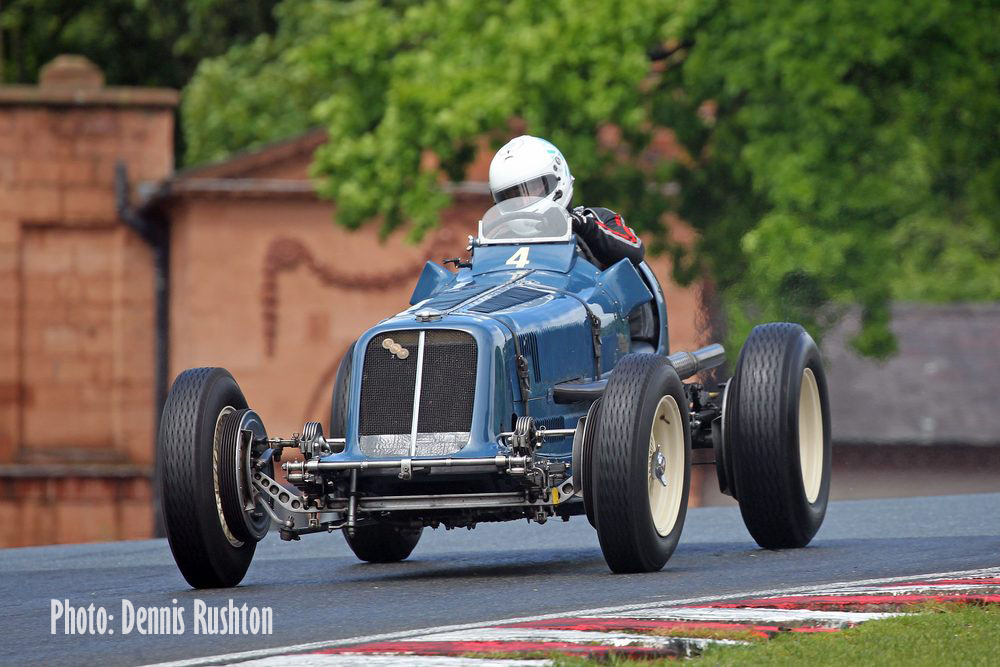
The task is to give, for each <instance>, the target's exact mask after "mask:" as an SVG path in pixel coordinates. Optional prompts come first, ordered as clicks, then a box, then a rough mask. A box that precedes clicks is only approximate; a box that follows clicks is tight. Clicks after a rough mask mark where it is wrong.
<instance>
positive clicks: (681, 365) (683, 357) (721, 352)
mask: <svg viewBox="0 0 1000 667" xmlns="http://www.w3.org/2000/svg"><path fill="white" fill-rule="evenodd" d="M667 361H669V362H670V365H671V366H673V367H674V370H676V371H677V375H679V376H680V378H681V379H682V380H686V379H688V378H689V377H691V376H692V375H694V374H695V373H699V372H701V371H706V370H708V369H709V368H715V367H716V366H721V365H722V364H723V363H725V361H726V350H725V349H724V348H723V347H722V346H721V345H719V344H718V343H713V344H711V345H706V346H705V347H703V348H701V349H698V350H695V351H694V352H674V353H673V354H671V355H670V356H669V357H667Z"/></svg>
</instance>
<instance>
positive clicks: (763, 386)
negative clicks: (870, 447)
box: [158, 201, 831, 588]
mask: <svg viewBox="0 0 1000 667" xmlns="http://www.w3.org/2000/svg"><path fill="white" fill-rule="evenodd" d="M469 251H470V258H469V260H468V261H460V260H449V262H451V263H452V264H454V265H455V270H450V269H447V268H445V267H444V266H442V265H439V264H435V263H433V262H428V263H427V265H426V266H425V267H424V270H423V273H422V274H421V276H420V279H419V280H418V282H417V284H416V287H415V288H414V291H413V296H412V298H411V299H410V304H411V307H410V308H408V309H406V310H404V311H403V312H401V313H399V314H398V315H396V316H394V317H391V318H389V319H387V320H384V321H382V322H381V323H379V324H378V325H376V326H374V327H372V328H371V329H369V330H368V331H366V332H364V333H363V334H362V335H361V336H360V337H359V338H358V339H357V341H356V342H355V343H354V345H353V346H352V347H351V348H350V350H349V352H348V353H347V355H345V357H344V360H343V361H342V362H341V366H340V369H339V371H338V373H337V377H336V381H335V383H334V387H333V398H332V405H331V411H330V418H329V422H328V423H329V433H325V432H324V429H323V427H322V425H321V424H320V422H318V421H316V422H308V423H306V424H305V426H304V427H303V429H302V432H301V433H298V434H293V435H292V436H291V437H288V438H279V437H272V436H269V435H268V433H267V431H266V430H265V428H264V423H263V420H262V419H261V416H260V415H258V414H257V413H256V412H255V411H254V410H253V409H251V408H250V407H249V406H248V404H247V401H246V399H245V398H244V396H243V393H242V392H241V391H240V388H239V386H238V385H237V383H236V381H235V380H234V379H233V377H232V376H231V375H230V374H229V373H228V372H227V371H226V370H224V369H222V368H194V369H190V370H187V371H184V372H183V373H181V374H180V375H179V376H178V377H177V379H176V380H175V382H174V385H173V387H172V389H171V391H170V394H169V396H168V398H167V402H166V405H165V406H164V410H163V417H162V420H161V427H160V433H159V444H158V446H159V456H160V474H159V480H158V483H159V484H160V492H161V498H162V510H163V517H164V523H165V526H166V530H167V536H168V538H169V543H170V548H171V550H172V552H173V555H174V559H175V560H176V562H177V565H178V567H179V568H180V571H181V573H182V574H183V575H184V577H185V578H186V579H187V581H188V582H189V583H190V584H191V585H192V586H194V587H196V588H211V587H223V586H235V585H236V584H238V583H239V582H240V581H241V580H242V578H243V576H244V575H245V573H246V571H247V568H248V567H249V565H250V561H251V558H252V557H253V553H254V549H255V546H256V543H257V542H258V541H259V540H260V539H262V538H263V537H264V535H265V534H266V533H267V532H268V530H269V529H270V528H271V527H272V525H276V526H277V527H278V532H279V535H280V537H281V538H282V539H284V540H298V539H299V537H300V536H301V535H303V534H308V533H317V532H324V533H325V532H332V531H334V530H340V531H342V532H343V533H344V536H345V538H346V540H347V543H348V545H349V546H350V547H351V549H352V550H353V551H354V553H355V554H356V555H357V556H358V558H360V559H362V560H365V561H369V562H374V563H385V562H394V561H399V560H402V559H404V558H406V557H407V556H408V555H409V554H410V552H411V551H412V550H413V548H414V547H415V546H416V544H417V541H418V540H419V539H420V535H421V533H422V531H423V530H424V529H425V528H427V527H431V528H437V527H439V526H444V527H446V528H455V527H468V528H472V527H474V526H475V525H476V524H478V523H481V522H486V521H509V520H514V519H524V518H527V519H529V520H532V521H537V522H539V523H544V522H546V521H547V520H549V519H555V518H559V519H563V520H569V518H570V517H573V516H586V517H587V519H588V520H589V521H590V523H591V524H592V525H593V527H594V528H595V529H596V531H597V537H598V540H599V542H600V545H601V550H602V552H603V554H604V557H605V560H606V561H607V563H608V566H609V567H610V569H611V570H612V571H613V572H651V571H656V570H659V569H661V568H662V567H663V566H664V564H665V563H666V562H667V560H668V559H669V558H670V555H671V554H672V553H673V551H674V549H675V547H676V546H677V542H678V540H679V538H680V534H681V529H682V527H683V525H684V519H685V514H686V511H687V502H688V491H689V486H690V479H691V459H692V456H691V452H692V449H698V448H705V449H710V450H713V451H714V459H715V465H716V470H717V473H718V480H719V485H720V488H721V489H722V491H723V492H725V493H728V494H730V495H732V496H733V497H735V498H736V499H737V500H738V501H739V504H740V510H741V512H742V515H743V518H744V521H745V523H746V526H747V528H748V529H749V531H750V533H751V535H752V536H753V537H754V539H755V540H756V541H757V542H758V543H759V544H760V545H761V546H763V547H765V548H790V547H801V546H805V545H806V544H807V543H808V542H809V541H810V540H811V539H812V537H813V535H814V534H815V533H816V531H817V530H818V528H819V526H820V524H821V523H822V521H823V516H824V514H825V512H826V504H827V498H828V495H829V486H830V451H831V450H830V416H829V406H828V392H827V385H826V378H825V375H824V372H823V366H822V363H821V360H820V355H819V352H818V350H817V348H816V345H815V343H814V342H813V340H812V339H811V338H810V336H809V335H808V334H807V333H806V332H805V330H804V329H802V327H800V326H798V325H795V324H788V323H773V324H765V325H761V326H758V327H757V328H755V329H754V330H753V332H752V333H751V334H750V336H749V338H748V339H747V341H746V343H745V344H744V346H743V349H742V350H741V352H740V355H739V359H738V361H737V363H736V366H735V370H734V373H733V377H732V378H731V379H729V380H728V381H725V382H722V383H715V384H713V385H712V386H711V387H707V386H705V385H704V384H702V383H700V382H694V381H689V382H687V383H685V382H683V381H684V380H690V379H691V378H693V377H695V375H696V374H698V373H700V372H702V371H705V370H708V369H711V368H714V367H716V366H720V365H722V364H723V363H724V361H725V353H724V351H723V349H722V346H720V345H709V346H707V347H704V348H701V349H699V350H697V351H694V352H675V353H673V354H671V353H670V350H669V345H668V337H667V311H666V305H665V302H664V295H663V290H662V289H661V287H660V285H659V283H658V281H657V279H656V276H654V275H653V272H652V271H651V270H650V269H649V267H648V266H646V265H645V263H641V264H639V265H634V264H632V263H631V262H630V261H629V260H627V259H624V260H622V261H620V262H618V263H617V264H614V265H612V266H610V267H608V268H606V269H605V270H603V271H602V270H600V269H599V268H598V265H597V262H596V261H594V257H593V255H592V254H591V252H590V251H589V249H588V248H587V247H586V244H585V243H584V242H583V241H582V240H581V239H580V238H578V237H577V236H576V235H574V234H573V231H572V225H571V219H570V216H569V214H568V212H567V211H566V210H565V209H564V208H562V207H560V206H558V205H555V204H553V205H552V206H549V207H546V206H545V205H544V203H543V202H535V205H533V206H525V202H521V201H505V202H502V203H501V204H498V205H497V206H494V207H493V208H491V209H490V210H489V211H487V212H486V213H485V214H484V215H483V218H482V220H481V221H480V222H479V233H478V236H477V237H470V244H469ZM276 466H280V467H281V468H282V470H283V471H284V477H285V479H286V480H287V484H286V483H283V482H281V481H278V478H277V476H276V474H275V467H276Z"/></svg>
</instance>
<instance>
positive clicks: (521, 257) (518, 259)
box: [506, 248, 531, 269]
mask: <svg viewBox="0 0 1000 667" xmlns="http://www.w3.org/2000/svg"><path fill="white" fill-rule="evenodd" d="M529 250H531V248H518V249H517V252H515V253H514V254H513V255H511V256H510V259H508V260H507V262H506V263H507V264H510V265H512V266H516V267H517V268H519V269H523V268H524V267H525V266H527V265H528V251H529Z"/></svg>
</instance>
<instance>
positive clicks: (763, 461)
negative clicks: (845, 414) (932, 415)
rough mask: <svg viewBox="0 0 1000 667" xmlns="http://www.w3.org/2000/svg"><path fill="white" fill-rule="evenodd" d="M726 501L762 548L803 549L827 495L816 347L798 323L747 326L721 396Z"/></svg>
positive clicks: (826, 409) (823, 394)
mask: <svg viewBox="0 0 1000 667" xmlns="http://www.w3.org/2000/svg"><path fill="white" fill-rule="evenodd" d="M725 403H726V410H725V412H726V414H725V415H724V417H723V421H724V426H723V429H724V434H725V435H724V437H725V440H726V451H727V454H726V455H727V457H729V459H730V460H729V469H730V470H731V472H732V475H733V479H732V485H733V495H734V496H735V497H736V499H737V500H739V503H740V513H741V514H742V515H743V522H744V523H745V524H746V527H747V530H749V531H750V535H752V536H753V538H754V540H756V541H757V544H759V545H760V546H762V547H764V548H765V549H787V548H798V547H804V546H806V545H807V544H809V542H810V540H812V538H813V536H814V535H815V534H816V531H817V530H819V527H820V525H821V524H822V523H823V517H824V516H825V515H826V505H827V500H828V498H829V495H830V461H831V447H830V406H829V397H828V393H827V384H826V374H825V373H824V372H823V364H822V361H821V359H820V354H819V349H818V348H817V347H816V343H815V342H814V341H813V339H812V338H811V337H810V336H809V334H808V333H806V331H805V329H803V328H802V327H801V326H799V325H797V324H789V323H787V322H779V323H771V324H762V325H760V326H757V327H754V329H753V331H751V332H750V336H749V337H748V338H747V340H746V343H744V344H743V349H742V350H741V351H740V357H739V361H738V362H737V364H736V372H735V374H734V375H733V379H732V380H730V383H729V387H728V388H727V396H726V400H725Z"/></svg>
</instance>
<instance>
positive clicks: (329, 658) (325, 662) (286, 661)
mask: <svg viewBox="0 0 1000 667" xmlns="http://www.w3.org/2000/svg"><path fill="white" fill-rule="evenodd" d="M403 662H404V660H403V659H401V658H400V656H398V655H372V654H370V653H367V654H361V653H347V654H333V655H316V654H313V653H307V654H306V655H283V656H274V657H271V658H261V659H260V660H252V661H250V662H241V663H240V665H241V666H242V667H398V666H399V665H400V664H401V663H403ZM405 663H406V666H407V667H550V666H551V665H552V661H551V660H507V659H499V660H490V659H487V658H462V657H451V656H437V655H408V656H406V658H405Z"/></svg>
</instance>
